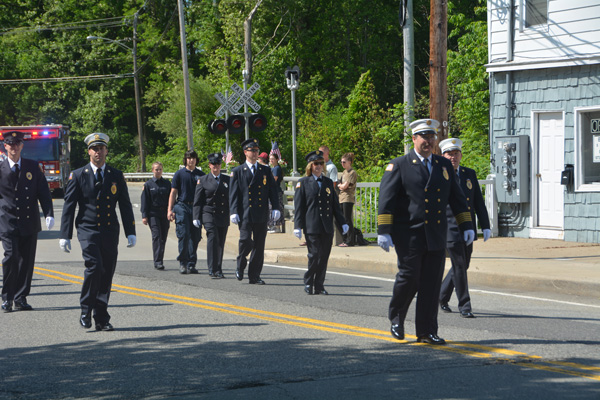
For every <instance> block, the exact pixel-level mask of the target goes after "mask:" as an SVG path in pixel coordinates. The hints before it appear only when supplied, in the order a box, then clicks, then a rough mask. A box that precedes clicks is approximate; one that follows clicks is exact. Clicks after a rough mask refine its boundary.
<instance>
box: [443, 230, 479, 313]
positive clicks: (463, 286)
mask: <svg viewBox="0 0 600 400" xmlns="http://www.w3.org/2000/svg"><path fill="white" fill-rule="evenodd" d="M447 250H448V254H449V255H450V260H451V261H452V268H450V271H448V274H447V275H446V277H445V278H444V280H443V282H442V288H441V291H440V303H442V304H446V303H448V301H450V297H452V292H453V291H454V289H455V288H456V297H458V309H459V310H460V311H465V312H471V295H469V283H468V280H467V270H468V269H469V264H470V263H471V255H472V254H473V243H471V244H470V245H468V246H467V245H466V243H465V242H448V247H447ZM444 262H445V259H444Z"/></svg>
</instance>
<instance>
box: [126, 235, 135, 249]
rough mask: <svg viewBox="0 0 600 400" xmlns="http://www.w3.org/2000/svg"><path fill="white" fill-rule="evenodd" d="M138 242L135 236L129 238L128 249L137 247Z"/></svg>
mask: <svg viewBox="0 0 600 400" xmlns="http://www.w3.org/2000/svg"><path fill="white" fill-rule="evenodd" d="M136 241H137V238H136V237H135V235H129V236H127V247H133V246H135V242H136Z"/></svg>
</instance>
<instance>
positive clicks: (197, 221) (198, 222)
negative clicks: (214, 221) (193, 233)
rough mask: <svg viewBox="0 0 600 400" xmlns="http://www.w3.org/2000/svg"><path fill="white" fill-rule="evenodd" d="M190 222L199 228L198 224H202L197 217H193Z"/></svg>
mask: <svg viewBox="0 0 600 400" xmlns="http://www.w3.org/2000/svg"><path fill="white" fill-rule="evenodd" d="M192 223H193V224H194V226H195V227H196V228H200V226H201V225H202V222H200V220H199V219H195V220H194V221H193V222H192Z"/></svg>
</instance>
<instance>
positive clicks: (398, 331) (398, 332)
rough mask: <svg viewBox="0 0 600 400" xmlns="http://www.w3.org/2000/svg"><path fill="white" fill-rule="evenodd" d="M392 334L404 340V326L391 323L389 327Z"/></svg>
mask: <svg viewBox="0 0 600 400" xmlns="http://www.w3.org/2000/svg"><path fill="white" fill-rule="evenodd" d="M390 332H392V336H393V337H394V338H396V339H398V340H404V326H403V325H400V324H392V327H391V328H390Z"/></svg>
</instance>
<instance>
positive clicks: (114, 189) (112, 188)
mask: <svg viewBox="0 0 600 400" xmlns="http://www.w3.org/2000/svg"><path fill="white" fill-rule="evenodd" d="M110 192H111V193H112V194H117V184H116V183H115V182H113V184H112V186H111V187H110Z"/></svg>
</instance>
